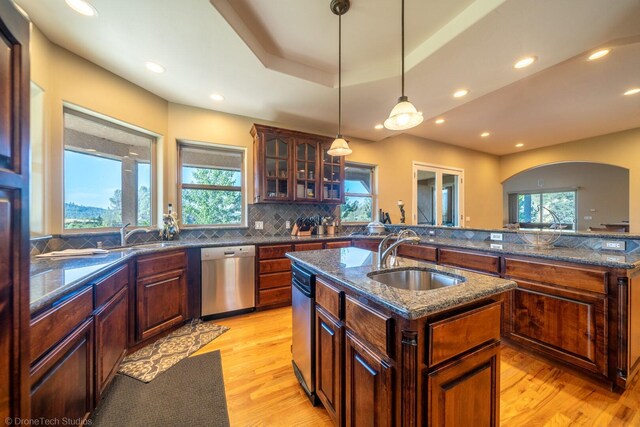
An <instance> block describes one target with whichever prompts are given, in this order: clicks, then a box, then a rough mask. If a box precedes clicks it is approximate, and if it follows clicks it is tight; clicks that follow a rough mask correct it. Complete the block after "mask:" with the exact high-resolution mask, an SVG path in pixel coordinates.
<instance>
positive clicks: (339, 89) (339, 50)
mask: <svg viewBox="0 0 640 427" xmlns="http://www.w3.org/2000/svg"><path fill="white" fill-rule="evenodd" d="M338 135H342V13H341V14H339V15H338Z"/></svg>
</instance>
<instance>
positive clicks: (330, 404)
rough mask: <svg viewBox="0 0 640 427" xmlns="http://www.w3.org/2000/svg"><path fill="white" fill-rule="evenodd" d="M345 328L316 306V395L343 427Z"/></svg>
mask: <svg viewBox="0 0 640 427" xmlns="http://www.w3.org/2000/svg"><path fill="white" fill-rule="evenodd" d="M343 355H344V326H342V324H341V323H340V322H339V321H338V320H337V319H335V318H334V317H333V316H332V315H331V314H329V313H327V312H326V311H325V310H323V309H322V307H320V306H316V393H317V395H318V397H319V398H320V401H321V402H322V404H323V405H324V407H325V409H326V410H327V412H328V413H329V415H330V416H331V418H332V419H333V422H334V424H336V425H339V426H340V425H342V393H341V390H342V389H343V385H342V365H343Z"/></svg>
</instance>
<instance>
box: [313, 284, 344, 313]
mask: <svg viewBox="0 0 640 427" xmlns="http://www.w3.org/2000/svg"><path fill="white" fill-rule="evenodd" d="M343 299H344V292H342V291H339V290H337V289H336V288H334V287H333V286H331V285H329V284H327V283H325V282H324V281H322V280H321V279H316V302H317V303H318V304H320V305H321V306H322V308H324V309H325V310H326V311H328V312H329V313H331V314H332V315H333V316H334V317H335V318H336V319H340V320H342V319H343V318H344V314H343V312H342V304H343Z"/></svg>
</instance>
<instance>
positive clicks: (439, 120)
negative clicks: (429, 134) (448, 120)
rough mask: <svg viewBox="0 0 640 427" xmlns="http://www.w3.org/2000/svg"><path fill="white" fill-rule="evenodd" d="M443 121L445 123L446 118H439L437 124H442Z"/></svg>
mask: <svg viewBox="0 0 640 427" xmlns="http://www.w3.org/2000/svg"><path fill="white" fill-rule="evenodd" d="M443 123H444V119H438V120H436V124H437V125H441V124H443Z"/></svg>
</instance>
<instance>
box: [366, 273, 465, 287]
mask: <svg viewBox="0 0 640 427" xmlns="http://www.w3.org/2000/svg"><path fill="white" fill-rule="evenodd" d="M367 276H369V278H370V279H373V280H376V281H378V282H381V283H384V284H385V285H387V286H392V287H394V288H398V289H406V290H410V291H429V290H432V289H439V288H445V287H448V286H453V285H457V284H459V283H462V282H463V281H464V279H463V278H458V277H455V276H449V275H447V274H442V273H437V272H435V271H431V270H419V269H406V270H395V271H388V272H384V273H377V272H374V273H369V274H368V275H367Z"/></svg>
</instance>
